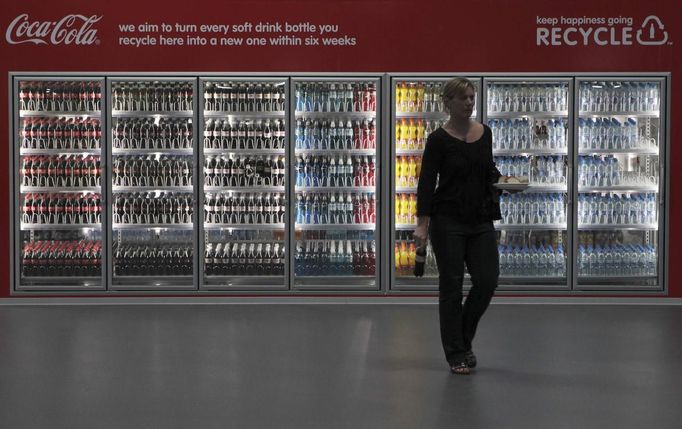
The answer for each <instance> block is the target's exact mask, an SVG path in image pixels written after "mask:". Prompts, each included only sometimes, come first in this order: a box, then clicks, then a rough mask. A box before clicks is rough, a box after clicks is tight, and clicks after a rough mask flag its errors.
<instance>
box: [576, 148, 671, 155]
mask: <svg viewBox="0 0 682 429" xmlns="http://www.w3.org/2000/svg"><path fill="white" fill-rule="evenodd" d="M601 154H607V155H615V154H629V155H658V154H659V153H658V148H657V147H652V148H635V149H580V151H579V155H601Z"/></svg>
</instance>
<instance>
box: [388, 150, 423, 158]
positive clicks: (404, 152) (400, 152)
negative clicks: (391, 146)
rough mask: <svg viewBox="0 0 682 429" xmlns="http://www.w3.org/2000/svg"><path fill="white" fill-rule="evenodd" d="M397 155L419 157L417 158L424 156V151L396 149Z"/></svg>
mask: <svg viewBox="0 0 682 429" xmlns="http://www.w3.org/2000/svg"><path fill="white" fill-rule="evenodd" d="M395 154H396V155H397V156H400V155H403V156H404V155H408V156H409V155H413V156H414V155H417V156H422V155H424V149H396V150H395Z"/></svg>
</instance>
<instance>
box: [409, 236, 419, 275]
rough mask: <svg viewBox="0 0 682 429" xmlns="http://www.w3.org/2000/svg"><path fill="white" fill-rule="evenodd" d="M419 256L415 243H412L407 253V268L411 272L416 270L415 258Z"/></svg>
mask: <svg viewBox="0 0 682 429" xmlns="http://www.w3.org/2000/svg"><path fill="white" fill-rule="evenodd" d="M416 256H417V248H416V247H414V243H410V250H408V252H407V266H408V267H409V269H410V271H412V270H414V258H415V257H416Z"/></svg>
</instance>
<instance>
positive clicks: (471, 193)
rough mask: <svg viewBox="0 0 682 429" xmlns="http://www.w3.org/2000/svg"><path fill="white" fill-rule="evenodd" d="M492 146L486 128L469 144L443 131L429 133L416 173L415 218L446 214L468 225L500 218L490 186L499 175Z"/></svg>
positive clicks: (496, 193) (490, 135)
mask: <svg viewBox="0 0 682 429" xmlns="http://www.w3.org/2000/svg"><path fill="white" fill-rule="evenodd" d="M492 143H493V139H492V132H491V131H490V128H488V126H486V125H483V135H482V136H481V138H480V139H478V140H476V141H475V142H471V143H466V142H464V141H462V140H460V139H458V138H455V137H453V136H451V135H450V134H448V133H447V131H445V130H444V129H443V128H438V129H437V130H436V131H434V132H432V133H431V134H429V137H428V139H427V140H426V147H425V148H424V156H423V158H422V167H421V173H420V174H419V187H418V188H417V216H433V215H437V214H438V215H447V216H451V217H452V218H454V220H455V221H457V222H461V223H468V224H476V223H482V222H487V221H492V220H497V219H500V218H501V217H502V216H501V215H500V202H499V194H498V192H497V190H496V189H495V188H494V187H493V183H495V182H497V180H498V178H499V177H500V176H501V174H500V172H499V171H498V170H497V167H495V162H494V161H493V147H492V146H493V145H492ZM436 180H438V188H436ZM434 190H435V192H434Z"/></svg>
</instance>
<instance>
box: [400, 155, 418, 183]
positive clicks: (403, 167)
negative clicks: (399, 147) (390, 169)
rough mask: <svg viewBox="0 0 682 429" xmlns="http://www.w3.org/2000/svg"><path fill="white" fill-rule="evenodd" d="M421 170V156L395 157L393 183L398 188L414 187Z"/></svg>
mask: <svg viewBox="0 0 682 429" xmlns="http://www.w3.org/2000/svg"><path fill="white" fill-rule="evenodd" d="M421 169H422V157H421V156H397V157H396V158H395V183H396V186H399V187H416V186H417V183H418V182H419V174H420V173H421Z"/></svg>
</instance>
